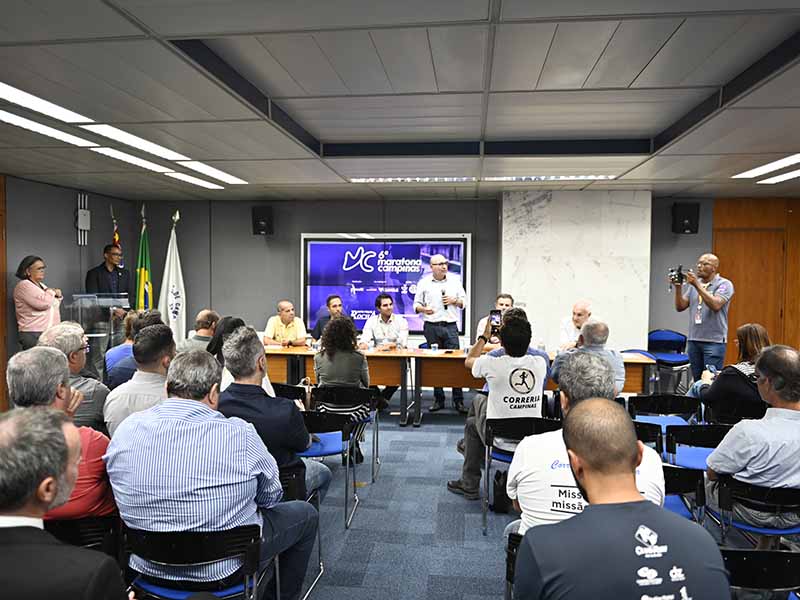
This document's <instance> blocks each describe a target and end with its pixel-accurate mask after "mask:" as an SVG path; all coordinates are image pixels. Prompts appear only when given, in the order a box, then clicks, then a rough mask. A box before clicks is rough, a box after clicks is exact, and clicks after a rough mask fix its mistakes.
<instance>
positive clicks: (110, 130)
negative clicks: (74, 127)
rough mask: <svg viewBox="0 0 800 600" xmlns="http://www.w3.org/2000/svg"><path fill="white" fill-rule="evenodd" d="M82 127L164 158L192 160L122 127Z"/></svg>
mask: <svg viewBox="0 0 800 600" xmlns="http://www.w3.org/2000/svg"><path fill="white" fill-rule="evenodd" d="M81 128H82V129H86V130H88V131H91V132H92V133H96V134H98V135H102V136H104V137H107V138H110V139H112V140H115V141H117V142H121V143H123V144H126V145H127V146H130V147H132V148H136V149H137V150H141V151H143V152H147V153H148V154H153V155H154V156H158V157H159V158H163V159H164V160H176V161H177V160H191V159H190V158H189V157H188V156H184V155H183V154H178V153H177V152H173V151H172V150H170V149H169V148H165V147H164V146H159V145H158V144H154V143H153V142H148V141H147V140H145V139H143V138H140V137H139V136H138V135H133V134H132V133H128V132H127V131H122V130H121V129H117V128H116V127H112V126H111V125H81Z"/></svg>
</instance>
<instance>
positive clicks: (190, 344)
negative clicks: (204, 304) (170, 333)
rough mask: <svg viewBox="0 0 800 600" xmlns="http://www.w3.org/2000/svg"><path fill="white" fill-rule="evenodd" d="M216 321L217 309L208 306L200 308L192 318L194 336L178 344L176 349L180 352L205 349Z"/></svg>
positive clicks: (215, 327) (217, 319)
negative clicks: (193, 318)
mask: <svg viewBox="0 0 800 600" xmlns="http://www.w3.org/2000/svg"><path fill="white" fill-rule="evenodd" d="M218 321H219V313H217V311H214V310H211V309H210V308H204V309H203V310H201V311H200V312H199V313H197V316H196V317H195V320H194V336H193V337H190V338H188V339H185V340H183V341H182V342H181V343H180V344H178V348H177V351H178V352H179V353H180V352H186V351H187V350H205V349H206V346H208V342H210V341H211V338H212V337H214V331H216V329H217V322H218Z"/></svg>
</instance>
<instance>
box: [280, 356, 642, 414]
mask: <svg viewBox="0 0 800 600" xmlns="http://www.w3.org/2000/svg"><path fill="white" fill-rule="evenodd" d="M265 352H266V354H267V374H268V375H269V379H270V381H274V382H276V383H286V384H289V385H296V384H297V383H299V382H300V380H301V379H303V378H304V377H308V378H309V379H310V380H311V383H316V376H315V374H314V355H315V354H316V353H317V352H316V350H313V349H311V348H307V347H305V346H292V347H289V348H283V347H279V346H266V347H265ZM363 352H364V355H365V356H366V357H367V366H368V368H369V382H370V385H391V386H397V387H399V388H400V426H401V427H405V426H406V425H408V422H409V418H410V417H411V411H410V410H409V408H410V407H409V403H408V399H409V389H408V370H409V368H410V365H411V363H412V362H413V368H414V378H413V390H411V393H412V395H413V398H414V403H413V425H414V427H419V426H420V424H421V423H422V388H423V387H443V388H452V387H461V388H471V389H482V388H483V386H484V384H485V383H486V382H485V380H483V379H476V378H475V377H473V376H472V373H471V372H470V371H469V370H468V369H467V368H466V367H465V366H464V359H465V358H466V351H465V350H435V351H434V350H420V349H416V350H365V351H363ZM553 356H554V355H553V354H551V357H550V358H551V360H552V358H553ZM623 357H624V360H625V387H624V388H623V389H622V391H623V392H626V393H633V394H642V393H647V392H648V391H649V385H648V383H649V382H650V381H651V379H652V376H653V370H654V369H655V366H656V363H655V361H654V360H653V359H651V358H649V357H647V356H644V355H642V354H635V353H628V352H626V353H625V354H623ZM555 388H556V386H555V384H554V383H553V381H552V380H549V379H548V381H547V386H546V388H545V389H547V390H554V389H555Z"/></svg>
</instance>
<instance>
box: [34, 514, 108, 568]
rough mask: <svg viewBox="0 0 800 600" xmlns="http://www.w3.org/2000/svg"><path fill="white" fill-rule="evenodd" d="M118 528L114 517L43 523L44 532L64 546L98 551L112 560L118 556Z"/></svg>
mask: <svg viewBox="0 0 800 600" xmlns="http://www.w3.org/2000/svg"><path fill="white" fill-rule="evenodd" d="M120 527H121V522H120V519H119V517H118V516H116V515H114V516H110V517H87V518H85V519H69V520H66V519H65V520H54V521H53V520H47V521H45V522H44V528H45V530H46V531H47V532H49V533H51V534H52V535H53V536H54V537H55V538H57V539H58V540H60V541H62V542H64V543H65V544H69V545H70V546H80V547H82V548H91V549H93V550H100V551H101V552H105V553H106V554H108V555H109V556H113V557H114V558H118V554H119V533H120Z"/></svg>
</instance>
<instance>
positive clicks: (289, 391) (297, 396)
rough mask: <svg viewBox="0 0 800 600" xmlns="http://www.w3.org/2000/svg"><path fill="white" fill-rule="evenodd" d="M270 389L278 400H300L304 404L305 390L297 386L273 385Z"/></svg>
mask: <svg viewBox="0 0 800 600" xmlns="http://www.w3.org/2000/svg"><path fill="white" fill-rule="evenodd" d="M272 389H273V390H274V391H275V396H277V397H278V398H288V399H289V400H300V402H303V403H305V400H306V389H305V388H303V387H300V386H299V385H286V384H285V383H273V384H272Z"/></svg>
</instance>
